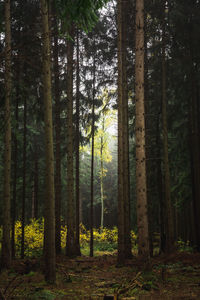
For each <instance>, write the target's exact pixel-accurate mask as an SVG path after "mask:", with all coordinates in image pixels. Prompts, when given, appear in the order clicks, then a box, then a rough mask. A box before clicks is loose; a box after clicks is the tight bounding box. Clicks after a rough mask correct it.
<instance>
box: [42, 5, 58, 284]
mask: <svg viewBox="0 0 200 300" xmlns="http://www.w3.org/2000/svg"><path fill="white" fill-rule="evenodd" d="M40 5H41V16H42V34H43V89H44V91H43V92H44V122H45V156H46V197H45V211H44V213H45V219H44V220H45V221H44V235H45V236H44V256H45V279H46V280H47V281H48V282H50V283H53V282H55V279H56V269H55V203H54V153H53V124H52V123H53V122H52V96H51V72H50V68H51V63H50V37H49V23H48V22H49V21H48V2H47V0H40Z"/></svg>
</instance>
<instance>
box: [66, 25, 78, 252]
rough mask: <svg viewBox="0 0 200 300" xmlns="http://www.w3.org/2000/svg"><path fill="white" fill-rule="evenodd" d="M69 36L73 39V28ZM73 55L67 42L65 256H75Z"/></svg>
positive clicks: (71, 41) (70, 42)
mask: <svg viewBox="0 0 200 300" xmlns="http://www.w3.org/2000/svg"><path fill="white" fill-rule="evenodd" d="M69 34H70V36H71V37H74V27H73V26H71V28H70V31H69ZM73 53H74V42H73V40H72V39H68V41H67V244H66V255H67V256H74V255H76V238H75V201H74V200H75V199H74V167H73V156H74V149H73V146H74V138H73V137H74V132H73Z"/></svg>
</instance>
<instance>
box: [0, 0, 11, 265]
mask: <svg viewBox="0 0 200 300" xmlns="http://www.w3.org/2000/svg"><path fill="white" fill-rule="evenodd" d="M10 96H11V23H10V0H6V1H5V156H4V186H3V240H2V251H1V267H3V268H9V266H10V264H11V239H10V172H11V111H10Z"/></svg>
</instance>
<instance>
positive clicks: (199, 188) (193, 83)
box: [189, 46, 200, 252]
mask: <svg viewBox="0 0 200 300" xmlns="http://www.w3.org/2000/svg"><path fill="white" fill-rule="evenodd" d="M190 52H191V55H190V56H191V74H190V79H191V80H190V91H191V92H190V99H189V107H190V113H189V128H190V132H189V134H190V153H191V174H192V194H193V215H194V229H195V236H194V246H195V247H196V249H197V251H198V252H200V223H199V214H200V202H199V198H200V184H199V183H200V157H199V152H200V124H199V111H200V108H199V95H198V86H197V79H196V76H197V74H196V71H195V69H194V64H193V49H192V46H191V49H190Z"/></svg>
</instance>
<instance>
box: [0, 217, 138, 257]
mask: <svg viewBox="0 0 200 300" xmlns="http://www.w3.org/2000/svg"><path fill="white" fill-rule="evenodd" d="M1 231H2V229H1V228H0V238H1ZM21 234H22V228H21V222H20V221H17V222H16V223H15V244H16V254H17V255H20V250H21ZM66 235H67V226H66V225H62V226H61V247H62V248H63V249H64V248H65V246H66ZM93 236H94V241H96V242H102V243H105V242H106V243H110V244H116V243H117V239H118V229H117V227H113V228H112V229H109V228H104V227H103V228H99V229H97V228H94V230H93ZM43 237H44V219H41V220H35V219H31V220H30V223H29V224H27V225H26V226H25V255H26V256H38V255H41V253H42V250H43ZM131 240H132V243H133V244H136V240H137V236H136V234H135V232H133V231H131ZM89 242H90V230H87V229H86V228H85V226H84V225H83V224H80V244H81V247H85V246H87V245H88V244H89Z"/></svg>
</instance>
